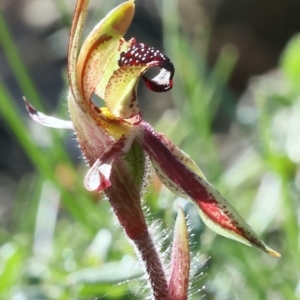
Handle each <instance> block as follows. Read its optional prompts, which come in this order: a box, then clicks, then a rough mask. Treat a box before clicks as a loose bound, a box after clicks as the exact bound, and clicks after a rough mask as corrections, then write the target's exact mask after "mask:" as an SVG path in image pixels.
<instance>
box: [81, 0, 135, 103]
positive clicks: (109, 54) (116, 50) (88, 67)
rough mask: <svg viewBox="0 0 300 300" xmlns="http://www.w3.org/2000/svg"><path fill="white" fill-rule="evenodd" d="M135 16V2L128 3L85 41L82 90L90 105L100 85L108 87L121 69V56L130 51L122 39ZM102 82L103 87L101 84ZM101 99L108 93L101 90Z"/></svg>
mask: <svg viewBox="0 0 300 300" xmlns="http://www.w3.org/2000/svg"><path fill="white" fill-rule="evenodd" d="M133 15H134V2H133V1H127V2H124V3H122V4H121V5H119V6H118V7H116V8H115V9H114V10H112V11H111V12H110V13H109V14H108V15H107V16H106V17H105V18H104V19H103V20H102V21H101V22H100V23H99V24H98V25H96V26H95V28H94V29H93V31H92V32H91V33H90V34H89V35H88V37H87V38H86V40H85V41H84V43H83V45H82V48H81V50H80V53H79V56H78V63H77V75H78V85H79V88H80V90H81V92H82V94H83V96H84V98H85V99H86V101H89V100H90V98H91V95H92V94H93V93H94V91H95V88H96V86H97V85H98V84H100V85H101V86H106V85H107V81H108V79H109V78H110V77H111V75H112V73H113V71H114V70H115V69H117V68H118V64H117V61H118V56H119V54H120V53H121V52H122V51H125V50H126V49H127V48H128V47H130V43H128V42H125V41H124V39H123V38H122V37H123V35H124V34H125V33H126V31H127V29H128V27H129V25H130V23H131V21H132V18H133ZM99 82H100V83H99ZM97 94H98V95H99V96H100V98H103V97H104V91H101V90H99V89H98V92H97Z"/></svg>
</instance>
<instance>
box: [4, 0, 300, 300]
mask: <svg viewBox="0 0 300 300" xmlns="http://www.w3.org/2000/svg"><path fill="white" fill-rule="evenodd" d="M56 2H57V3H58V4H60V2H59V1H56ZM62 3H63V2H62ZM158 4H159V3H158ZM159 5H161V11H162V17H163V21H164V24H163V27H164V32H166V33H167V34H165V35H164V36H165V40H164V45H165V53H167V55H168V56H169V57H171V58H172V61H173V63H174V65H175V67H176V77H175V84H174V89H173V90H172V92H171V93H172V100H173V103H174V107H175V111H176V113H174V110H173V111H169V113H166V114H163V115H162V117H161V119H160V120H159V121H158V122H157V126H156V128H157V129H158V130H159V131H164V132H165V133H167V134H168V136H169V137H170V138H171V139H172V140H173V141H174V142H176V143H177V144H178V145H180V146H181V147H182V148H183V149H184V151H186V152H187V153H189V154H190V155H191V156H192V157H193V159H194V160H195V161H196V162H197V163H198V164H199V165H200V166H201V168H202V169H203V171H204V172H205V174H206V175H207V177H208V178H209V180H210V181H211V182H212V183H213V184H214V185H215V186H216V187H217V188H218V189H219V190H220V191H221V192H222V193H223V195H224V196H225V197H226V198H227V199H228V200H229V201H230V202H231V203H232V204H233V205H234V206H235V207H236V208H237V209H238V211H239V212H240V213H241V214H242V215H243V216H244V217H245V218H246V219H247V220H249V222H250V223H251V226H252V227H253V228H254V229H256V230H257V232H259V233H260V235H261V236H262V238H263V239H264V241H266V242H267V243H268V244H269V245H270V246H272V247H273V248H274V249H276V250H278V251H279V252H280V253H281V254H282V257H281V258H280V259H276V258H272V257H269V256H267V254H264V253H262V252H259V251H258V250H255V249H252V248H249V247H246V246H243V245H241V244H238V243H236V242H233V241H230V240H227V239H225V238H223V237H219V236H216V235H215V234H213V233H212V232H211V231H209V230H207V229H205V228H204V227H203V224H202V223H201V222H200V221H199V219H198V217H197V216H195V213H194V212H195V209H194V208H193V207H190V206H188V207H187V210H189V212H190V219H191V227H192V232H193V233H194V236H193V237H192V238H191V239H192V240H191V242H192V244H193V256H195V257H196V255H198V257H199V258H198V259H197V260H196V261H195V263H194V264H195V265H194V268H195V269H196V268H197V267H200V266H201V263H203V262H204V261H205V260H206V259H207V258H209V257H211V258H210V259H209V260H208V262H207V267H206V269H205V270H204V274H205V276H204V277H202V276H200V275H197V276H196V277H195V278H194V279H193V280H194V285H193V291H194V292H195V291H197V289H199V288H201V287H202V286H203V285H205V286H206V289H205V291H204V292H203V291H202V292H200V293H198V294H196V292H195V295H194V296H193V298H195V299H199V294H200V295H204V299H218V300H226V299H228V300H229V299H237V300H238V299H246V300H248V299H249V300H255V299H259V300H260V299H261V300H265V299H270V300H271V299H272V300H273V299H289V300H292V299H300V290H299V283H298V280H299V275H300V274H299V273H300V271H299V270H300V257H299V255H300V249H299V211H298V210H299V209H298V207H299V201H300V197H299V195H300V173H299V162H300V149H299V144H300V140H299V130H300V122H299V120H300V97H299V93H300V88H299V79H300V55H299V53H300V38H299V37H295V38H294V39H293V40H292V41H291V43H290V44H289V45H288V47H287V49H286V50H285V52H284V54H283V56H282V59H281V62H280V67H279V71H280V74H281V75H280V76H279V77H278V78H277V77H276V79H273V80H272V79H268V78H258V79H257V80H256V84H255V85H253V88H252V91H253V99H254V103H253V105H252V106H251V107H249V106H248V104H245V103H241V104H240V105H239V106H238V108H237V109H235V108H234V107H233V105H232V104H231V103H230V99H229V98H228V97H227V98H226V97H225V98H226V99H229V100H228V103H227V107H228V111H227V113H228V114H230V116H231V117H232V119H233V126H232V129H231V130H230V132H229V133H227V134H226V135H224V136H222V137H220V136H217V135H215V134H214V132H213V130H212V120H213V118H214V116H215V112H216V110H217V108H218V106H219V104H220V101H221V99H224V98H222V96H223V93H226V82H227V79H228V76H229V74H230V72H231V70H232V68H233V66H234V63H235V61H236V58H237V53H236V51H235V50H234V49H233V48H231V47H227V48H225V49H224V51H223V52H222V55H221V56H220V59H219V61H218V63H217V65H216V67H215V69H214V70H212V71H211V72H207V70H206V68H205V64H204V58H203V57H201V56H200V55H199V53H197V51H196V49H195V48H193V45H192V44H191V42H190V41H188V40H186V39H185V38H184V36H182V35H181V34H180V30H179V28H178V26H179V24H177V21H176V18H175V17H174V16H175V15H176V13H177V12H176V9H175V7H172V5H171V2H170V1H162V2H161V3H160V4H159ZM59 8H60V10H61V14H62V18H63V21H64V23H65V24H68V22H69V21H70V16H69V14H68V13H67V12H66V11H65V6H64V5H63V4H62V5H60V6H59ZM95 14H96V13H95ZM97 14H98V12H97ZM99 15H100V13H99V14H98V15H97V16H99ZM102 15H103V14H102ZM170 16H172V18H171V17H170ZM0 33H1V34H0V43H1V46H2V48H3V50H4V53H5V56H6V59H7V61H8V62H9V64H10V67H11V69H12V70H13V72H14V74H15V77H16V80H17V82H18V84H19V86H20V88H21V90H22V91H23V93H24V95H26V97H27V98H28V99H29V100H30V102H31V103H32V104H34V105H35V106H36V107H38V108H41V109H42V108H43V107H44V105H43V103H42V101H41V100H40V97H39V95H38V92H37V89H36V87H35V86H34V84H33V83H32V81H31V79H30V76H29V75H28V72H27V71H26V67H25V65H26V62H23V61H22V59H21V58H20V54H19V51H20V50H19V49H18V48H17V47H16V46H15V44H14V41H13V39H12V37H11V35H10V33H9V30H8V29H7V27H6V24H5V21H4V20H3V18H2V17H0ZM207 73H208V75H207ZM0 99H1V100H0V102H1V114H2V117H3V118H4V120H5V122H6V123H7V126H8V127H9V128H10V131H11V133H12V134H13V135H14V136H15V137H16V139H17V140H18V142H19V143H20V145H21V146H22V148H23V149H24V151H25V152H26V153H27V155H28V157H29V158H30V159H31V161H32V163H33V164H34V166H35V172H34V173H32V174H27V175H25V176H24V177H23V178H22V179H21V180H20V182H19V183H18V189H17V193H16V196H15V199H13V201H14V209H13V214H12V217H11V221H10V223H11V224H12V225H11V226H9V227H7V226H4V224H3V226H2V229H1V230H0V240H1V245H2V246H1V248H0V299H30V300H33V299H47V300H48V299H49V300H50V299H57V300H64V299H94V298H95V297H96V296H98V297H99V299H143V296H142V295H141V293H140V291H141V289H142V288H143V287H142V285H143V280H135V278H140V270H139V267H138V266H137V265H136V258H135V254H134V251H133V250H132V248H131V246H130V245H129V244H128V243H127V242H126V240H125V238H124V236H123V233H122V231H121V230H120V228H118V227H116V226H115V220H114V217H113V215H112V213H111V211H110V207H109V204H108V202H107V201H102V202H100V203H99V204H97V203H95V201H94V200H95V199H94V196H91V195H90V194H88V193H87V192H85V190H84V188H83V185H82V180H83V176H84V172H85V168H84V167H82V168H78V167H76V166H73V165H72V163H71V160H70V159H69V157H68V153H66V152H65V150H64V148H63V146H62V145H63V142H64V139H65V137H66V134H67V133H65V132H61V131H57V130H54V129H53V130H50V129H44V128H43V129H41V130H43V132H44V134H47V135H48V136H49V139H50V141H51V142H50V143H49V146H46V147H45V146H41V145H39V144H38V143H37V141H36V140H35V139H34V138H33V137H32V134H31V132H30V129H29V127H28V126H27V125H28V124H29V122H31V121H29V118H28V117H27V118H24V117H23V116H22V114H21V112H20V111H19V110H18V108H17V105H16V101H21V99H12V97H11V95H10V93H9V91H8V89H7V87H6V86H5V85H4V84H3V83H0ZM154 101H155V100H154ZM58 110H61V107H59V108H58ZM245 112H246V113H245ZM250 112H251V116H252V115H253V118H252V119H248V117H249V114H250ZM174 120H176V122H174ZM154 125H155V124H154ZM166 128H167V130H166ZM241 141H244V143H243V144H242V146H239V145H241ZM45 157H46V158H47V159H45ZM228 159H229V160H228ZM83 169H84V170H83ZM59 172H60V173H61V172H64V174H67V177H68V178H70V180H69V181H64V180H63V178H62V177H60V176H59ZM174 198H175V197H174V195H173V194H171V193H169V192H168V191H166V190H165V189H162V190H161V191H160V192H156V191H154V190H151V192H149V194H148V195H147V196H146V200H145V203H146V205H147V206H149V207H150V212H151V216H150V218H151V219H160V220H161V221H162V230H163V229H171V228H172V226H173V217H174V211H175V210H174ZM45 215H47V220H48V222H45ZM49 220H50V221H49ZM1 225H2V224H1ZM110 270H114V272H110ZM128 270H131V272H130V274H129V275H128ZM127 279H131V280H130V282H129V283H124V282H125V281H126V280H127ZM118 283H123V284H118Z"/></svg>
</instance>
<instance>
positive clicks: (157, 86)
mask: <svg viewBox="0 0 300 300" xmlns="http://www.w3.org/2000/svg"><path fill="white" fill-rule="evenodd" d="M118 64H119V66H120V67H124V66H146V65H148V66H153V67H159V68H161V69H162V70H161V71H160V73H159V74H158V75H157V76H155V77H154V78H152V79H148V78H147V77H146V76H144V75H143V76H142V78H143V80H144V82H145V83H146V86H147V87H148V88H149V89H150V90H152V91H154V92H165V91H168V90H170V89H171V88H172V86H173V80H172V79H173V76H174V73H175V69H174V66H173V64H172V62H171V61H170V59H169V58H168V57H167V56H165V55H164V54H162V53H161V52H160V51H159V50H156V49H155V48H153V47H149V46H147V45H145V44H144V43H134V44H133V45H132V46H131V47H130V48H129V49H128V50H127V51H126V52H122V53H121V54H120V59H119V60H118Z"/></svg>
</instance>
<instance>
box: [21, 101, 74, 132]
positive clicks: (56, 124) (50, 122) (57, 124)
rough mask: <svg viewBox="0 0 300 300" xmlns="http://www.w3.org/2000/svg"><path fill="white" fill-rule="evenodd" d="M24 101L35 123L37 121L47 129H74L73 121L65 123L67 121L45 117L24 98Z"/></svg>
mask: <svg viewBox="0 0 300 300" xmlns="http://www.w3.org/2000/svg"><path fill="white" fill-rule="evenodd" d="M23 99H24V102H25V105H26V108H27V110H28V112H29V115H30V117H31V118H32V119H33V120H34V121H36V122H38V123H40V124H42V125H44V126H46V127H52V128H62V129H74V128H73V123H72V122H71V121H65V120H61V119H58V118H54V117H50V116H47V115H44V114H43V113H41V112H39V111H37V110H36V109H35V108H34V107H33V106H32V105H31V104H30V103H29V102H28V101H27V100H26V99H25V98H23Z"/></svg>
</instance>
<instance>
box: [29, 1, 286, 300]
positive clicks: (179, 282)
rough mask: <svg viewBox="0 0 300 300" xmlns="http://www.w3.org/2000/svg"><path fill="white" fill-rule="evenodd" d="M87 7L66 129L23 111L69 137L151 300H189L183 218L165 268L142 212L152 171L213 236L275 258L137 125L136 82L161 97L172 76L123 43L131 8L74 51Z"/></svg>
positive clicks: (72, 56) (164, 65) (74, 54)
mask: <svg viewBox="0 0 300 300" xmlns="http://www.w3.org/2000/svg"><path fill="white" fill-rule="evenodd" d="M88 4H89V1H88V0H78V1H77V5H76V9H75V14H74V18H73V23H72V28H71V34H70V41H69V49H68V74H69V85H70V90H69V94H68V106H69V111H70V116H71V121H63V120H59V119H56V118H53V117H48V116H45V115H44V114H42V113H40V112H38V111H36V110H35V109H34V108H33V107H32V106H30V104H29V103H28V102H26V105H27V108H28V111H29V113H30V115H31V117H32V118H33V119H34V120H35V121H37V122H39V123H41V124H43V125H45V126H49V127H55V128H67V129H71V130H74V131H75V133H76V135H77V139H78V143H79V145H80V148H81V151H82V152H83V154H84V156H85V157H86V159H87V162H88V164H89V166H90V168H89V170H88V172H87V174H86V176H85V178H84V186H85V188H86V189H87V190H89V191H98V192H101V191H104V192H105V194H106V196H107V198H108V199H109V201H110V204H111V206H112V208H113V211H114V213H115V214H116V216H117V218H118V220H119V222H120V224H121V226H122V227H123V228H124V231H125V233H126V235H127V236H128V238H129V239H130V240H131V241H132V242H133V244H134V245H135V248H136V251H137V252H138V254H139V257H140V259H141V260H142V261H143V263H144V266H145V270H146V272H147V274H148V278H149V283H150V286H151V289H152V293H153V297H154V299H187V290H188V284H189V283H188V277H189V261H190V257H189V249H188V236H187V230H186V223H185V218H184V215H183V212H182V211H181V209H179V213H178V217H177V221H176V225H175V230H174V241H173V246H172V247H173V248H172V255H171V265H170V266H169V267H168V268H166V267H165V266H164V265H163V263H162V262H161V260H160V257H159V254H158V252H157V250H156V248H155V246H154V243H153V241H152V238H151V236H150V233H149V229H148V227H147V224H146V221H145V218H144V215H143V211H142V208H141V198H142V196H143V191H144V190H145V187H146V186H147V184H148V183H149V168H150V165H151V167H153V169H154V171H155V173H156V175H157V176H158V177H159V178H160V180H161V181H162V182H163V183H164V184H165V185H166V186H167V187H168V188H169V189H170V190H171V191H173V192H174V193H175V194H177V195H179V196H181V197H184V198H187V199H190V200H191V201H192V202H193V203H194V204H195V206H196V207H197V208H198V210H199V214H200V216H201V218H202V220H203V222H204V223H205V224H206V225H207V226H208V227H210V228H211V229H212V230H214V231H216V232H217V233H219V234H221V235H223V236H225V237H228V238H231V239H234V240H237V241H239V242H241V243H244V244H246V245H249V246H255V247H257V248H260V249H262V250H263V251H265V252H267V253H269V254H271V255H274V256H280V255H279V254H278V253H277V252H275V251H274V250H272V249H270V248H269V247H268V246H266V245H265V244H264V242H263V241H262V240H261V239H260V238H259V237H258V236H257V235H256V234H255V232H254V231H253V230H252V229H251V228H250V226H249V225H247V223H246V222H245V221H244V220H243V219H242V218H241V217H240V215H239V214H238V213H237V211H236V210H235V209H234V208H233V207H232V206H231V205H230V204H229V203H228V202H227V201H226V200H225V199H224V198H223V197H222V196H221V195H220V194H219V193H218V191H217V190H216V189H215V188H214V187H213V186H212V185H211V184H210V183H209V182H208V181H207V180H206V178H205V177H204V175H203V174H202V172H201V171H200V169H199V168H198V167H197V166H196V164H195V163H194V162H193V161H192V160H191V158H190V157H189V156H188V155H187V154H185V153H184V152H183V151H182V150H180V149H179V148H178V147H177V146H175V145H174V144H173V143H172V142H171V141H170V140H168V138H167V137H166V136H165V135H163V134H160V133H157V132H155V131H154V129H153V128H152V127H151V125H150V124H148V123H147V122H145V121H144V120H143V118H142V115H141V112H140V110H139V106H138V100H137V94H136V90H137V84H138V82H139V80H140V78H142V79H143V81H144V82H145V83H146V85H147V87H148V88H149V89H150V90H152V91H155V92H164V91H167V90H169V89H171V88H172V79H173V75H174V71H175V70H174V67H173V64H172V63H171V61H170V59H169V58H168V57H166V56H165V55H163V54H162V53H161V52H159V51H157V50H155V49H153V48H152V47H148V46H146V45H145V44H142V43H137V42H136V41H135V39H131V40H129V41H126V40H125V39H124V38H123V36H124V34H125V33H126V31H127V29H128V27H129V25H130V23H131V21H132V18H133V15H134V1H127V2H125V3H123V4H121V5H120V6H118V7H117V8H115V9H114V10H113V11H111V12H110V13H109V14H108V15H107V16H106V17H105V18H104V19H103V20H102V21H101V22H100V23H99V24H98V25H96V27H95V28H94V29H93V30H92V32H91V33H90V34H89V35H88V37H87V38H86V40H85V41H84V43H83V45H82V46H81V47H80V46H79V44H80V40H81V33H82V28H83V25H84V22H85V18H86V14H87V7H88ZM78 52H79V53H78ZM151 67H158V68H160V69H161V70H160V73H159V74H158V75H157V76H156V77H155V78H153V79H148V78H147V77H146V76H145V75H144V73H145V72H146V71H147V70H148V69H149V68H151ZM93 95H97V96H98V97H100V98H101V99H103V100H104V102H105V105H106V107H101V108H99V107H97V106H95V105H94V103H93V102H92V96H93ZM149 162H151V164H150V163H149ZM167 270H169V271H167Z"/></svg>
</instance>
